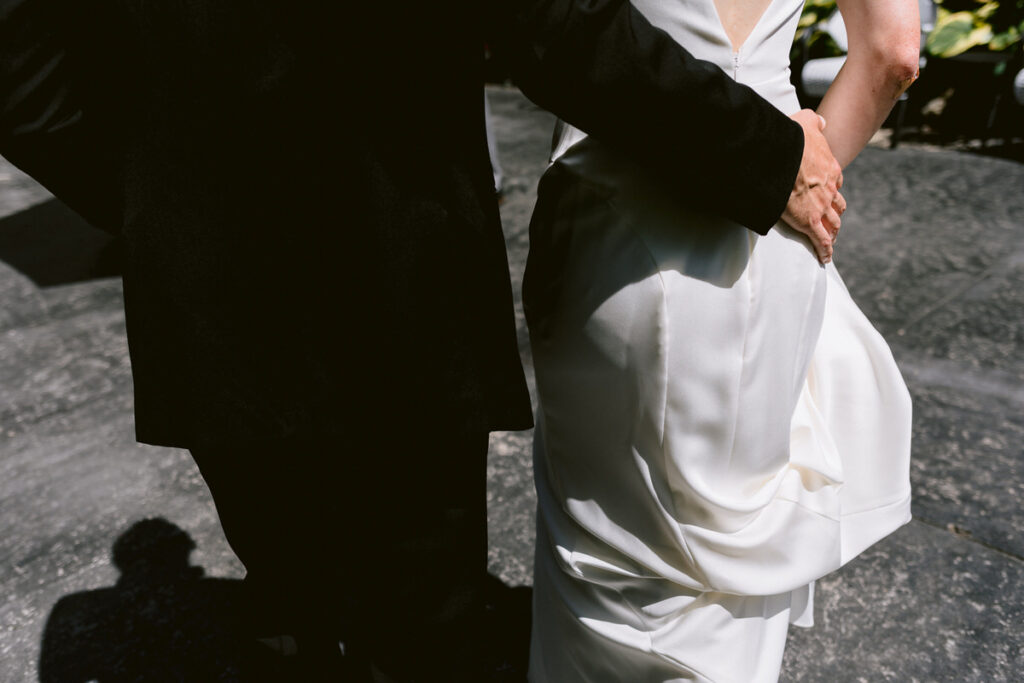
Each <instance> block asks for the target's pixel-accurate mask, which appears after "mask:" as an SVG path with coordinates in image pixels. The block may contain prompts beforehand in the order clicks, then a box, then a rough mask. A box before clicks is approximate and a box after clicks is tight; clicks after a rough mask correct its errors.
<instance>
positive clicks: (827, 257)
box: [811, 220, 832, 263]
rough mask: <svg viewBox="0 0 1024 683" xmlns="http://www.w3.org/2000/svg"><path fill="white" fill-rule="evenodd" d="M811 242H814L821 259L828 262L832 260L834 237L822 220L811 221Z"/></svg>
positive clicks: (815, 249)
mask: <svg viewBox="0 0 1024 683" xmlns="http://www.w3.org/2000/svg"><path fill="white" fill-rule="evenodd" d="M811 242H812V243H813V244H814V251H815V253H817V254H818V260H819V261H821V262H822V263H828V262H829V261H831V260H832V238H831V237H830V236H829V234H828V231H827V230H826V229H825V225H824V224H823V223H822V221H821V220H815V221H812V222H811Z"/></svg>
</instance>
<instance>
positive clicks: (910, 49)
mask: <svg viewBox="0 0 1024 683" xmlns="http://www.w3.org/2000/svg"><path fill="white" fill-rule="evenodd" d="M882 59H883V64H884V65H885V71H886V73H887V74H888V76H889V78H890V79H892V80H893V81H895V82H897V83H904V82H906V81H909V80H911V79H913V78H914V77H915V76H917V70H918V69H919V68H920V65H921V48H920V39H919V38H917V37H916V36H915V39H914V40H913V41H901V42H900V43H899V44H897V45H894V46H893V47H892V48H891V49H890V50H888V51H887V54H886V55H885V56H884V57H883V58H882Z"/></svg>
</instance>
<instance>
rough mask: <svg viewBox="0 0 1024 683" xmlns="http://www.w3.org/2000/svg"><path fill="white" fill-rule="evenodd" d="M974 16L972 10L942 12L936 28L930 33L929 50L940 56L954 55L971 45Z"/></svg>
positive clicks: (927, 44)
mask: <svg viewBox="0 0 1024 683" xmlns="http://www.w3.org/2000/svg"><path fill="white" fill-rule="evenodd" d="M973 30H974V17H973V16H972V15H971V13H970V12H952V13H945V12H940V13H939V18H938V21H936V22H935V29H934V30H933V31H932V32H931V33H930V34H929V35H928V41H927V43H926V46H927V48H928V52H930V53H931V54H933V55H936V56H938V57H952V56H953V55H958V54H960V53H961V52H964V51H965V50H967V49H969V48H970V47H971V43H970V42H969V41H970V36H971V32H972V31H973Z"/></svg>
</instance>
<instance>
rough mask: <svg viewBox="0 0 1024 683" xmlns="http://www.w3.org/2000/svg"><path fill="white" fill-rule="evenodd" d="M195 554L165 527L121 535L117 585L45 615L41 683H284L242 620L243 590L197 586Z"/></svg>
mask: <svg viewBox="0 0 1024 683" xmlns="http://www.w3.org/2000/svg"><path fill="white" fill-rule="evenodd" d="M194 548H195V543H194V542H193V540H192V539H191V537H189V535H188V534H187V533H186V532H185V531H183V530H182V529H180V528H178V527H177V526H175V525H174V524H171V523H170V522H168V521H166V520H164V519H159V518H157V519H146V520H143V521H140V522H137V523H135V524H134V525H132V526H131V528H129V529H128V530H127V531H126V532H124V533H123V534H122V535H121V536H120V537H119V538H118V539H117V541H116V542H115V543H114V547H113V562H114V565H115V566H116V567H117V568H118V570H120V572H121V576H120V578H119V579H118V580H117V583H116V584H115V585H114V586H111V587H109V588H100V589H97V590H91V591H83V592H81V593H74V594H72V595H67V596H64V597H63V598H61V599H60V600H59V601H58V602H57V604H56V605H55V606H54V608H53V610H52V611H51V612H50V616H49V618H48V620H47V622H46V628H45V630H44V633H43V642H42V647H41V648H40V658H39V680H40V681H41V683H56V682H57V681H60V682H61V683H72V682H78V681H98V682H99V683H112V682H117V683H120V682H122V681H196V682H198V681H203V682H207V681H267V680H284V679H283V678H281V676H280V674H282V673H283V672H282V671H281V667H280V663H279V661H278V660H279V659H280V657H279V656H278V655H277V654H276V653H274V652H273V651H272V650H270V649H269V648H265V647H264V646H262V645H261V644H260V643H259V642H258V641H256V639H255V636H254V634H253V628H252V624H251V623H249V622H248V621H247V619H246V617H245V615H244V613H243V609H242V606H243V605H244V597H243V588H244V584H243V582H242V581H239V580H233V579H217V578H206V577H204V576H203V574H204V571H203V568H202V567H197V566H193V565H190V564H189V555H190V553H191V552H192V550H193V549H194Z"/></svg>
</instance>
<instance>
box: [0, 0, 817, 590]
mask: <svg viewBox="0 0 1024 683" xmlns="http://www.w3.org/2000/svg"><path fill="white" fill-rule="evenodd" d="M94 4H100V3H86V2H71V0H0V153H2V154H3V155H4V156H6V157H7V158H8V159H10V160H11V161H12V162H14V163H15V164H17V165H19V166H21V167H22V168H24V169H25V170H26V171H27V172H29V173H30V174H32V175H33V176H34V177H36V178H37V179H39V180H40V181H41V182H42V183H43V184H45V185H47V186H48V187H49V188H50V189H51V190H53V191H54V193H55V194H56V195H57V196H58V197H60V198H61V199H63V200H64V201H65V202H67V203H68V204H69V205H71V206H72V207H73V208H75V209H76V210H77V211H79V212H80V213H81V214H82V215H83V216H85V217H86V218H87V219H89V220H90V221H92V222H94V223H95V224H96V225H98V226H99V227H103V228H105V229H108V230H110V231H112V232H115V233H118V234H120V235H121V236H122V237H123V240H124V245H125V265H124V268H125V272H124V285H125V300H126V311H127V321H128V334H129V343H130V350H131V358H132V367H133V373H134V379H135V394H136V425H137V435H138V438H139V439H140V440H141V441H145V442H149V443H155V444H164V445H174V446H182V447H187V448H190V449H192V450H193V453H194V454H195V455H196V456H197V460H198V461H199V464H200V467H201V469H202V470H203V473H204V475H205V476H207V478H208V481H210V483H211V488H212V489H213V493H214V497H215V499H216V500H217V503H218V507H219V508H220V512H221V514H222V519H225V518H226V517H228V518H230V517H234V518H236V519H238V520H239V521H238V522H237V523H238V524H240V525H242V526H245V525H246V524H248V523H249V520H251V517H252V516H253V515H256V514H257V513H256V512H252V511H249V510H248V509H246V510H245V511H243V512H238V513H233V512H232V511H229V510H227V509H226V508H227V507H229V506H235V505H241V506H244V505H245V504H246V503H245V502H244V499H246V498H249V499H251V498H253V497H254V496H257V497H259V496H262V497H267V496H270V495H271V494H270V493H266V492H264V493H259V494H256V493H253V491H254V490H255V491H261V490H262V489H260V488H259V487H260V486H263V485H266V486H270V485H271V484H272V483H273V482H272V480H273V479H275V475H274V473H275V472H276V471H277V470H278V469H279V468H281V467H283V466H287V467H288V468H289V469H290V470H292V471H295V472H299V473H300V474H301V476H297V477H296V483H295V484H294V486H295V487H296V491H293V492H291V493H289V494H287V495H286V496H285V498H286V499H287V500H294V499H295V497H296V496H305V497H307V498H308V497H315V496H320V495H329V493H326V492H330V491H334V492H338V491H342V492H344V497H346V498H349V499H355V498H357V497H358V495H357V494H367V493H369V499H370V500H375V501H377V506H376V507H379V508H387V510H378V512H376V513H374V512H369V513H367V514H362V515H360V514H358V513H357V512H355V511H354V509H353V505H352V504H351V503H346V504H345V505H343V506H341V507H342V508H344V509H340V508H338V507H334V508H331V509H330V510H324V509H318V510H307V509H303V510H302V511H300V512H296V514H298V515H300V516H299V517H296V519H295V520H292V522H290V523H291V524H303V522H301V521H296V520H301V519H303V517H302V516H301V515H305V517H307V518H308V517H309V516H310V515H314V516H319V517H324V516H334V515H341V516H342V517H343V518H346V519H348V520H349V521H348V522H347V524H345V525H340V524H339V522H338V521H337V520H336V519H332V520H328V521H324V520H323V519H319V520H318V521H317V522H316V523H310V524H309V525H308V526H310V528H313V529H315V533H314V532H311V534H310V535H309V536H308V538H307V537H304V538H305V540H304V541H303V543H293V546H294V547H291V549H290V550H289V551H288V552H295V553H298V552H301V548H302V546H308V545H309V543H310V542H311V541H310V539H314V538H317V537H320V536H322V534H323V533H326V531H325V530H330V529H337V528H339V527H340V526H342V527H343V528H345V529H347V530H350V531H352V533H353V534H354V536H353V541H352V542H353V544H355V545H354V548H355V551H356V554H357V555H359V554H360V553H363V552H364V551H366V552H370V550H367V547H369V548H370V549H371V550H372V552H384V551H382V550H380V548H378V547H376V546H375V545H374V544H375V543H379V542H380V541H379V537H381V536H384V535H387V534H389V533H390V532H389V531H388V529H389V527H388V526H386V525H395V524H401V519H403V518H405V517H407V516H408V515H409V514H416V511H417V510H421V509H422V506H423V505H426V506H428V507H429V506H430V505H435V506H439V509H440V508H443V507H444V506H443V505H440V504H437V503H431V501H435V500H437V498H438V497H440V496H442V491H444V490H446V489H447V488H453V489H459V487H460V486H462V485H461V484H459V485H455V486H454V487H449V486H448V483H449V482H451V481H452V480H453V479H459V478H460V477H462V478H465V479H466V480H467V481H466V483H465V488H466V490H467V493H466V496H467V500H468V499H473V501H475V502H471V503H466V506H469V507H473V509H474V512H473V513H472V514H473V515H475V517H474V518H475V519H477V520H478V521H477V522H476V523H474V524H475V526H473V525H471V526H473V529H475V531H472V532H466V533H468V534H469V535H471V536H473V539H474V540H473V541H472V543H471V544H470V545H472V547H473V548H474V549H475V550H474V551H473V552H476V551H477V550H479V547H480V543H481V541H480V531H481V528H483V527H481V526H480V523H479V520H480V519H482V518H481V517H480V510H481V509H482V508H481V506H482V502H483V497H482V495H483V494H482V488H483V478H482V460H483V452H482V448H481V445H480V444H482V443H483V438H484V436H485V435H486V433H487V432H488V431H491V430H495V429H522V428H526V427H528V426H529V425H530V420H531V418H530V406H529V400H528V395H527V391H526V386H525V382H524V379H523V372H522V369H521V367H520V364H519V359H518V355H517V346H516V336H515V330H514V323H513V314H512V307H511V302H512V295H511V288H510V284H509V277H508V267H507V262H506V256H505V251H504V241H503V237H502V233H501V228H500V225H499V219H498V211H497V208H496V205H495V201H494V197H493V189H492V180H491V170H490V165H489V161H488V154H487V147H486V135H485V128H484V119H483V101H482V98H481V96H480V89H481V79H482V70H483V64H482V44H483V41H484V40H485V38H487V39H488V40H489V41H490V42H491V43H492V44H493V45H495V46H496V47H497V49H502V50H504V51H505V54H506V55H507V57H508V58H509V60H510V62H511V63H512V65H513V70H514V73H515V75H516V77H517V79H518V83H519V84H520V86H521V87H522V88H523V90H524V91H525V92H526V94H527V95H528V96H530V97H531V98H533V99H534V100H535V101H537V102H538V103H539V104H541V105H542V106H544V107H547V108H549V109H551V110H552V111H554V112H555V113H557V114H559V115H560V116H561V117H563V118H564V119H566V120H568V121H569V122H571V123H573V124H575V125H577V126H578V127H580V128H582V129H583V130H586V131H588V132H590V133H592V134H593V135H595V136H598V137H600V138H602V139H603V140H605V141H606V142H607V143H608V144H612V145H616V146H619V147H621V148H622V149H624V150H626V151H627V152H628V153H630V154H633V155H634V156H636V157H639V158H641V159H643V160H645V161H647V162H649V163H651V164H653V165H658V166H661V167H663V168H664V172H665V174H666V178H669V179H678V180H677V186H678V188H679V191H680V193H681V194H683V195H684V196H688V197H691V198H692V199H693V200H694V201H700V202H704V203H707V204H708V205H710V206H711V207H712V208H714V209H716V210H719V211H721V212H723V213H726V214H727V215H729V216H730V217H732V218H734V219H736V220H737V221H739V222H741V223H744V224H745V225H747V226H749V227H750V228H751V229H754V230H757V231H759V232H765V231H767V230H768V229H769V228H770V226H771V225H772V224H773V223H774V222H775V220H776V219H777V218H778V216H779V214H780V213H781V212H782V209H783V208H784V205H785V202H786V200H787V198H788V194H789V189H790V188H791V186H792V183H793V180H794V177H795V174H796V170H797V167H798V165H799V161H800V156H801V149H802V147H801V145H802V135H801V132H800V129H799V127H798V126H796V125H795V124H793V123H791V122H789V121H788V120H787V119H786V118H785V117H784V116H782V115H781V114H779V113H778V112H776V111H775V110H774V109H773V108H771V107H770V105H768V104H767V103H765V102H764V101H762V100H760V99H759V98H758V97H757V96H756V95H754V94H753V93H752V91H750V90H748V89H746V88H744V87H742V86H738V85H735V84H734V83H732V81H730V80H729V79H728V78H727V77H726V76H725V75H724V74H722V73H721V72H720V71H719V70H717V69H716V68H715V67H712V66H710V65H707V64H705V63H701V62H697V61H696V60H693V59H692V58H691V57H690V56H689V55H687V54H686V53H685V52H684V51H683V50H681V49H679V48H678V47H677V46H676V45H675V44H674V43H672V42H671V40H670V39H669V38H668V37H667V36H665V35H664V34H663V33H661V32H659V31H656V30H654V29H652V28H651V27H650V26H649V25H648V24H647V23H646V22H645V21H644V20H643V19H642V18H641V17H640V16H639V14H637V13H636V12H635V10H633V9H631V8H630V6H629V5H628V3H627V2H625V0H592V1H590V2H583V1H581V0H576V1H571V0H554V1H551V2H539V1H535V0H492V1H491V2H490V3H486V4H485V3H482V2H469V1H468V0H463V1H458V2H456V1H446V2H399V3H394V2H391V3H274V2H269V1H267V0H248V1H246V2H203V1H200V0H179V1H178V2H173V3H171V2H167V3H143V2H141V0H137V1H136V0H119V1H115V0H109V1H108V2H106V3H102V5H101V6H98V7H95V6H92V5H94ZM308 5H315V6H314V7H310V6H308ZM485 5H486V11H485ZM296 6H297V7H296ZM438 435H441V436H438ZM268 444H269V445H268ZM467 444H472V446H468V445H467ZM449 445H451V447H450V448H449ZM470 451H472V452H474V453H475V455H469V454H468V453H469V452H470ZM296 453H299V454H298V455H296ZM253 471H261V472H263V473H264V474H263V475H260V476H262V477H263V479H264V480H267V481H265V482H264V484H257V483H254V482H250V481H249V480H248V479H246V477H248V476H250V475H251V473H252V472H253ZM232 472H235V473H243V474H236V475H232ZM267 472H269V473H270V474H266V473H267ZM396 472H401V474H397V475H396V474H395V473H396ZM314 480H315V481H316V482H317V483H318V485H320V486H323V487H324V489H323V491H321V490H320V489H317V488H316V487H315V486H313V485H312V484H309V485H304V484H303V483H302V482H303V481H310V482H311V481H314ZM382 481H383V482H385V483H382ZM281 485H282V486H283V484H281ZM232 487H234V489H236V491H235V492H232V491H230V490H228V489H230V488H232ZM247 487H254V488H247ZM474 487H475V488H474ZM238 490H241V491H242V492H243V493H244V495H243V493H237V491H238ZM420 490H427V491H429V493H430V495H420V494H418V493H417V491H420ZM474 491H475V493H474ZM382 498H383V499H386V503H383V504H382V502H381V501H382ZM229 501H230V502H229ZM239 501H241V502H239ZM250 504H251V503H250ZM417 506H420V507H417ZM373 509H375V508H370V510H373ZM396 510H397V511H398V512H395V511H396ZM300 513H301V514H300ZM438 514H439V515H440V516H441V517H444V515H443V514H441V513H438ZM250 526H251V525H250ZM231 527H232V524H229V523H227V522H225V528H226V531H227V533H228V537H229V540H231V541H232V544H233V545H234V547H235V548H236V551H238V552H239V555H240V556H241V557H242V559H243V561H245V562H246V564H247V565H254V564H257V563H259V562H261V561H262V560H259V559H258V558H257V557H256V556H258V555H260V551H250V550H248V549H247V548H248V547H249V545H250V540H246V539H245V538H244V537H245V536H246V535H247V533H248V534H249V535H250V536H251V535H253V534H255V535H256V536H259V537H260V538H259V539H258V540H253V541H252V542H253V543H264V544H267V543H270V544H271V545H272V544H273V543H274V542H275V541H274V538H273V534H269V535H268V534H266V533H262V532H261V531H259V530H257V531H256V532H252V531H251V529H250V532H245V531H238V530H237V528H231ZM279 533H280V534H282V535H287V529H282V530H279ZM460 533H461V532H460ZM414 535H415V534H414ZM268 536H269V538H268ZM332 542H334V541H333V540H332ZM483 543H486V539H485V538H484V540H483ZM360 544H364V545H362V546H361V545H360ZM365 544H370V546H365ZM243 546H245V547H243ZM272 554H273V553H272ZM278 555H280V553H278ZM321 555H322V553H321ZM318 557H319V556H318ZM318 557H311V556H310V557H307V556H305V555H304V556H302V561H303V562H318V561H321V560H323V559H324V558H323V557H319V559H318ZM483 560H484V558H483V556H480V557H479V562H480V563H482V562H483ZM248 568H249V569H250V571H251V572H252V571H256V570H255V569H254V567H253V566H249V567H248ZM481 568H482V564H481ZM331 571H334V569H332V570H331ZM275 572H276V573H275ZM280 572H286V569H284V568H281V567H278V568H276V569H275V570H274V571H270V572H268V575H270V574H274V575H275V576H277V574H279V573H280ZM330 576H331V573H330V572H325V574H324V576H323V577H321V578H323V580H324V581H329V580H330ZM277 578H278V579H280V578H281V577H279V576H277ZM363 578H366V577H363ZM282 580H283V579H282ZM342 592H344V591H342ZM345 599H346V596H345V595H341V596H339V597H337V600H341V601H344V600H345Z"/></svg>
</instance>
